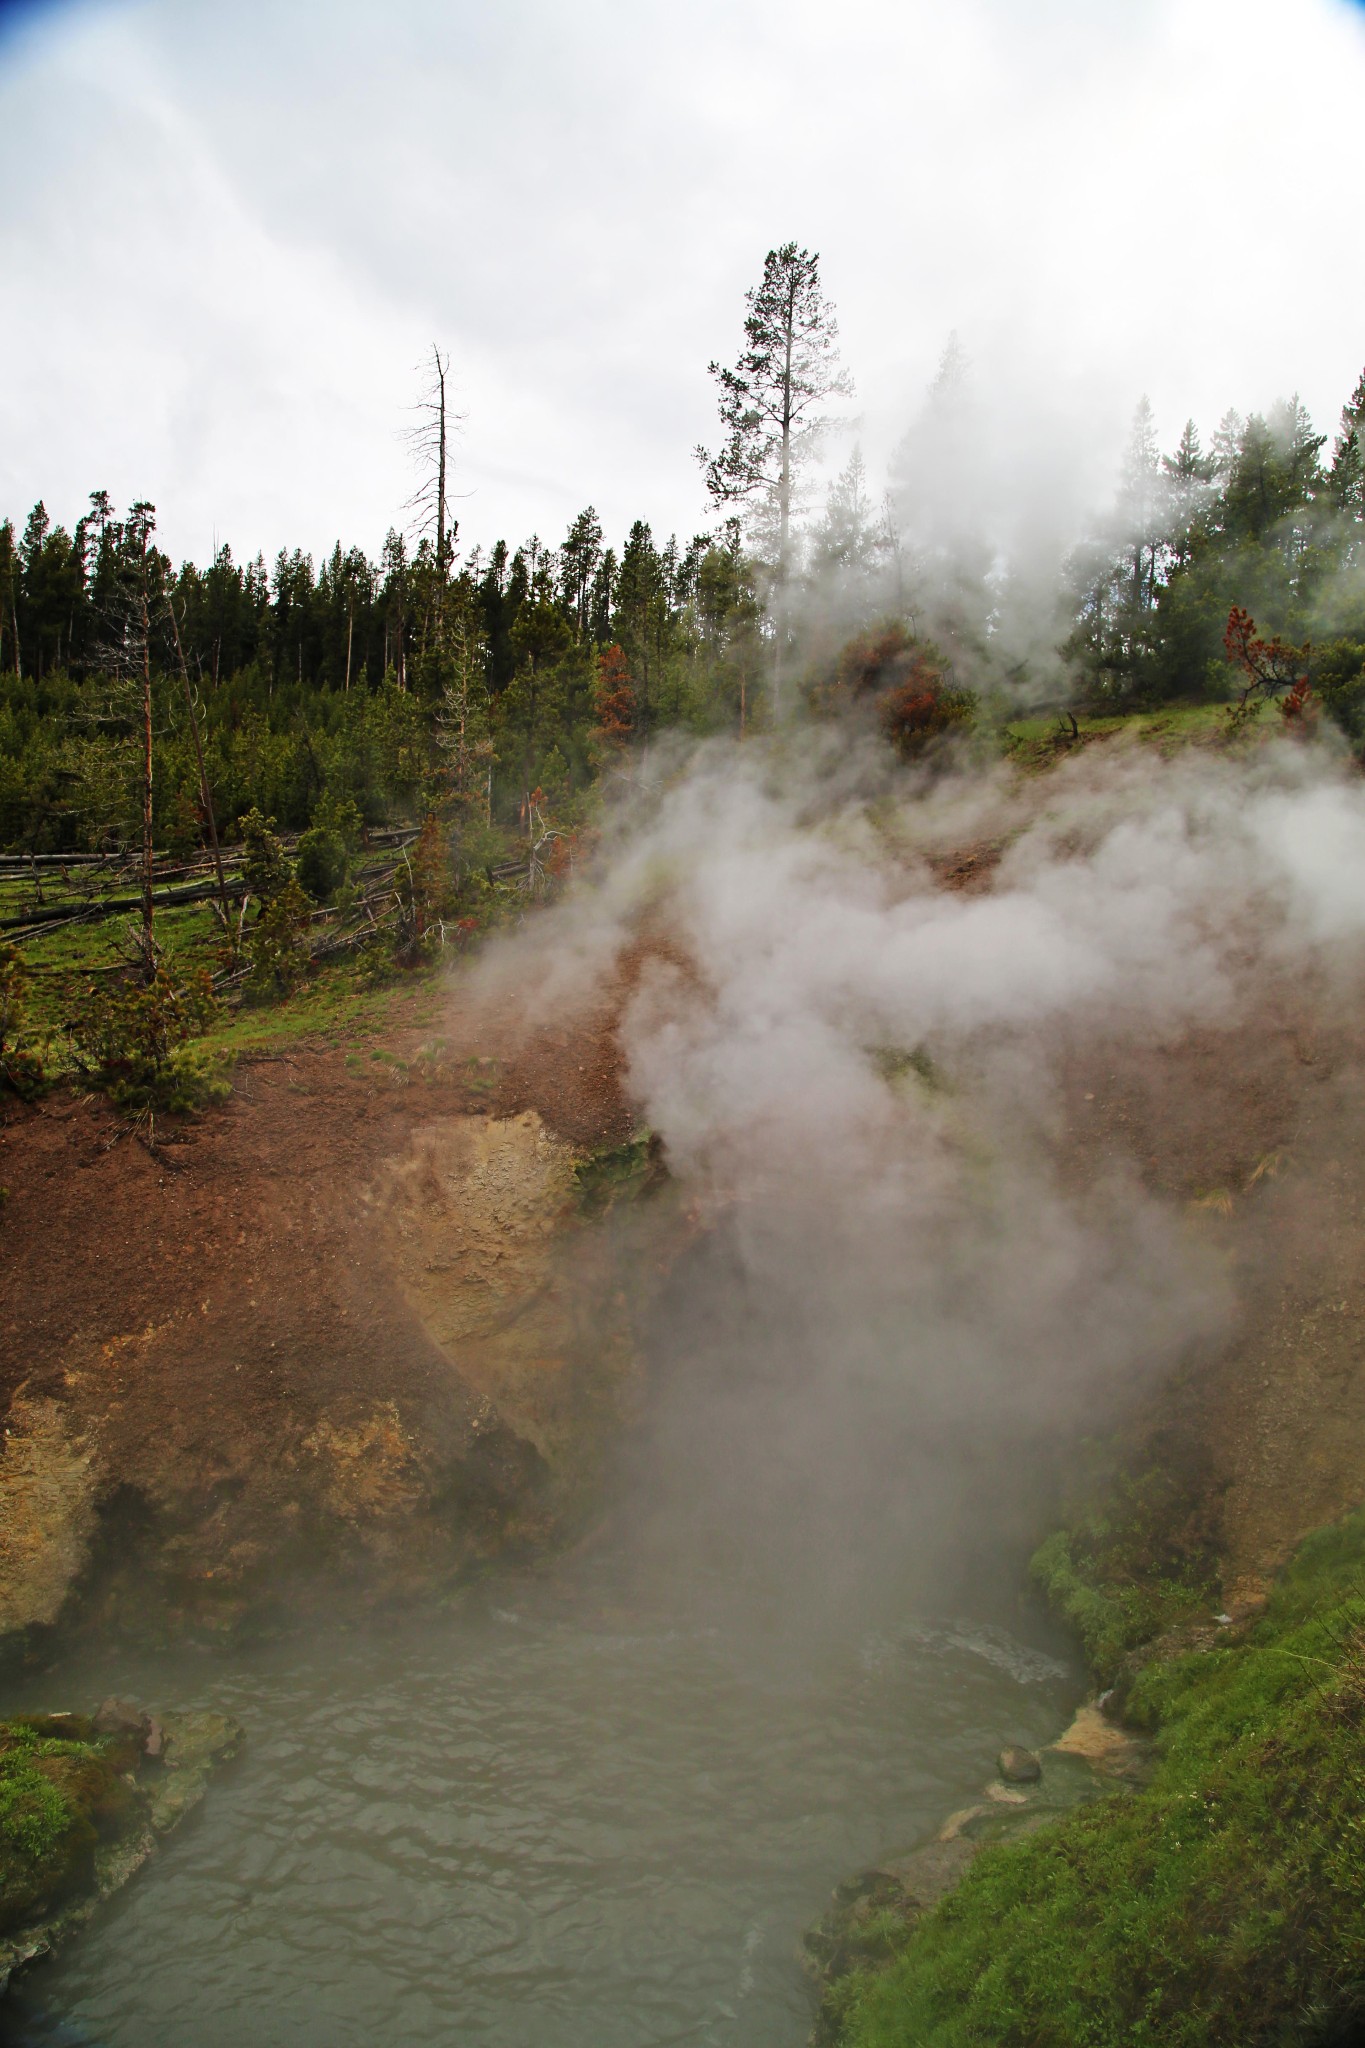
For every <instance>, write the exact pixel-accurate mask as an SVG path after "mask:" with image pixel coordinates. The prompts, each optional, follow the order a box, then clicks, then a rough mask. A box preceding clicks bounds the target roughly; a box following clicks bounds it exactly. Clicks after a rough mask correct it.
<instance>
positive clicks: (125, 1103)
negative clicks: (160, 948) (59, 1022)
mask: <svg viewBox="0 0 1365 2048" xmlns="http://www.w3.org/2000/svg"><path fill="white" fill-rule="evenodd" d="M216 1010H217V1004H216V1002H215V1001H214V995H213V986H212V983H211V982H210V980H209V976H208V974H207V972H206V971H205V970H204V969H203V968H195V969H192V970H190V971H188V972H186V973H180V972H177V971H175V970H174V969H172V968H171V967H169V966H168V965H167V964H166V962H165V961H164V960H163V961H161V962H160V963H159V964H158V966H157V970H156V973H155V974H154V975H153V977H152V979H151V981H150V982H142V981H140V980H138V979H137V978H136V977H135V976H133V975H128V976H118V977H114V976H110V977H108V978H107V979H104V980H101V981H98V982H94V983H92V984H91V985H90V987H89V988H87V990H86V991H85V996H84V999H83V1002H82V1005H81V1008H80V1010H79V1012H78V1013H77V1015H75V1016H74V1017H72V1018H70V1019H69V1020H68V1022H67V1026H66V1030H67V1035H68V1037H69V1038H70V1040H71V1044H72V1048H73V1050H74V1052H75V1056H76V1063H77V1065H78V1066H79V1067H80V1068H81V1070H82V1071H83V1073H84V1074H85V1075H86V1076H87V1078H88V1079H89V1080H91V1081H92V1082H93V1083H94V1084H95V1086H96V1087H98V1088H102V1089H104V1090H105V1092H106V1093H107V1094H108V1095H110V1096H111V1097H112V1099H113V1100H114V1101H115V1102H116V1103H117V1104H118V1106H119V1107H120V1108H121V1109H147V1108H152V1109H176V1110H185V1109H193V1108H197V1107H199V1106H200V1105H201V1103H202V1102H203V1101H205V1100H213V1099H214V1098H215V1097H216V1096H218V1095H221V1094H222V1093H223V1092H225V1087H226V1084H225V1083H223V1082H222V1080H221V1076H220V1075H218V1074H216V1073H212V1074H211V1073H210V1070H209V1066H208V1063H207V1062H205V1061H204V1060H203V1059H202V1058H201V1059H200V1060H199V1061H198V1062H197V1063H196V1061H194V1060H193V1059H190V1058H188V1057H187V1054H186V1048H187V1045H188V1041H189V1040H190V1039H192V1038H194V1037H196V1036H197V1035H198V1034H199V1033H200V1032H202V1031H204V1030H205V1029H206V1028H207V1027H208V1025H209V1024H210V1023H211V1021H212V1019H213V1017H214V1015H215V1012H216Z"/></svg>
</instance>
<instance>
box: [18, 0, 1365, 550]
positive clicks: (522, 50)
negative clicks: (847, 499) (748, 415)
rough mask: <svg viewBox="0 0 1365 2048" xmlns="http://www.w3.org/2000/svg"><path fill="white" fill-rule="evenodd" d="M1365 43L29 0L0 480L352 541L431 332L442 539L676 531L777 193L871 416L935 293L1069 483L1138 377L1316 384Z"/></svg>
mask: <svg viewBox="0 0 1365 2048" xmlns="http://www.w3.org/2000/svg"><path fill="white" fill-rule="evenodd" d="M1363 83H1365V17H1363V16H1362V15H1360V14H1359V13H1358V12H1357V11H1355V10H1354V9H1351V8H1348V7H1347V6H1345V5H1344V4H1340V0H1293V4H1292V5H1291V4H1290V0H1141V4H1126V5H1122V6H1120V5H1117V4H1112V5H1096V4H1093V0H1087V4H1081V0H1047V4H1044V5H1039V4H1038V0H961V4H959V5H958V6H956V7H954V8H951V9H949V8H943V7H941V6H938V5H936V4H934V0H901V4H895V5H892V4H888V0H849V4H846V5H844V6H842V7H840V8H839V9H837V10H832V9H829V8H827V7H824V6H816V5H814V4H813V0H792V4H783V5H778V4H777V0H734V4H733V5H731V6H729V7H726V8H721V7H720V6H718V5H714V4H710V0H708V4H700V5H694V6H691V7H689V8H687V9H685V10H682V9H677V8H665V7H663V6H660V5H629V6H628V5H625V4H623V0H588V4H587V5H585V6H582V7H577V8H575V9H573V10H569V9H567V8H565V7H563V6H552V5H550V4H548V0H520V4H512V5H508V6H504V7H502V8H499V9H497V10H493V9H488V8H480V7H475V6H473V5H472V4H471V0H459V4H456V5H438V4H437V0H420V4H410V5H408V6H406V7H404V8H402V9H401V10H388V11H386V12H385V13H383V14H379V13H377V12H376V11H375V10H374V9H372V8H362V7H359V6H358V5H356V4H355V0H341V4H338V5H336V6H334V7H331V8H329V9H328V10H327V11H326V13H325V14H320V13H319V11H318V10H317V9H316V8H313V7H309V6H305V5H302V4H300V0H285V4H279V5H274V6H271V7H269V8H267V7H266V6H264V5H263V4H260V0H249V4H247V5H244V6H239V7H236V8H233V9H231V10H226V9H222V8H214V7H209V6H207V5H205V4H201V0H174V4H172V0H144V4H142V5H139V6H118V5H106V6H104V7H102V8H98V9H90V8H87V9H84V10H81V11H78V12H75V13H72V14H69V15H67V16H62V15H57V16H55V17H53V19H52V20H51V21H50V22H49V24H48V25H47V26H46V27H44V28H42V29H40V30H34V31H30V33H29V34H28V36H27V37H26V38H25V39H24V40H23V41H22V42H19V43H17V44H12V45H11V46H9V47H8V49H5V50H0V170H2V171H3V176H4V180H5V189H6V192H7V195H8V199H7V206H6V209H5V218H4V221H3V224H2V225H0V274H2V275H3V276H4V279H5V287H6V288H5V303H6V318H5V321H4V323H3V328H2V329H0V392H3V399H0V426H2V427H3V433H2V434H0V505H3V507H4V508H5V509H6V510H9V511H12V512H13V513H15V514H17V515H20V516H22V513H23V512H24V511H25V510H26V509H27V506H28V504H30V503H31V502H32V500H33V499H34V498H35V497H36V496H38V495H39V494H40V493H42V494H43V495H44V496H45V497H46V498H47V501H48V503H49V507H50V509H52V510H53V512H54V513H55V514H56V515H57V516H60V517H63V518H65V519H67V520H68V521H69V520H71V519H73V518H74V517H75V516H76V514H77V513H78V511H79V510H80V507H81V504H82V503H83V501H84V496H85V493H86V492H87V491H88V490H89V489H90V488H92V487H93V486H95V485H97V484H101V485H107V486H108V487H109V488H110V489H111V490H113V491H114V492H115V494H116V496H118V497H120V498H124V499H127V498H129V497H131V496H133V495H141V494H145V495H149V496H152V497H154V498H155V499H156V500H157V502H158V505H159V507H160V509H161V516H162V527H163V534H164V536H165V537H166V538H167V539H168V541H169V543H170V544H171V545H172V547H174V548H176V549H180V550H185V551H192V552H194V553H196V554H198V555H200V556H202V555H204V554H206V553H207V551H208V548H209V546H210V545H211V542H212V537H213V533H214V531H215V529H216V530H217V532H218V533H219V534H220V535H223V536H227V537H230V538H231V539H232V540H233V542H234V545H235V546H236V547H237V549H238V552H239V553H242V552H250V551H254V549H255V548H256V547H257V546H258V545H260V546H264V547H265V548H266V549H267V550H268V551H269V550H273V549H274V548H275V547H277V546H279V545H281V544H283V543H285V542H288V543H290V544H302V545H304V546H307V547H311V548H313V549H314V550H315V551H316V550H319V549H321V548H324V547H326V546H328V545H329V544H330V542H331V540H332V539H333V538H334V537H336V535H337V534H338V533H340V534H342V535H343V536H345V537H346V538H347V539H348V540H349V539H351V538H356V539H359V540H361V541H362V542H364V543H365V544H366V545H367V546H369V547H370V548H372V549H374V548H377V546H378V543H379V541H380V539H381V538H382V535H383V532H384V529H385V527H386V526H387V525H388V524H389V523H390V521H391V520H395V519H397V518H399V517H400V515H401V506H402V502H403V500H404V498H405V497H406V496H407V494H408V489H409V482H408V478H407V475H406V472H405V469H404V464H403V458H402V453H401V449H400V446H399V442H398V439H397V433H398V429H399V428H400V427H401V425H402V422H403V410H402V409H403V406H404V404H405V403H406V402H407V401H408V400H409V399H410V397H411V396H412V391H413V379H412V374H411V365H412V364H413V363H414V362H415V360H416V358H417V357H418V355H419V354H420V353H421V351H422V349H423V347H424V346H425V345H426V344H427V343H428V342H429V341H430V340H431V339H432V338H433V337H439V339H440V340H441V341H442V343H443V344H445V345H448V346H449V347H450V349H451V351H452V354H453V357H454V361H455V369H456V375H457V381H458V385H459V390H460V398H461V403H462V404H463V406H464V407H465V409H466V411H467V413H468V424H467V428H466V431H465V435H464V439H463V443H462V451H461V460H462V467H463V471H464V486H465V488H467V489H470V490H472V492H473V495H472V496H471V497H470V498H469V499H468V500H467V501H466V502H465V503H464V504H463V506H462V507H461V514H462V519H463V522H464V526H465V531H466V533H467V534H468V535H469V536H470V537H471V538H483V539H491V538H492V537H493V536H494V535H495V534H496V533H498V532H506V533H508V534H509V536H511V537H514V538H515V537H519V536H520V535H521V534H523V533H525V532H527V531H529V530H530V529H531V528H532V527H533V526H534V527H538V528H539V529H540V530H541V531H542V532H543V533H545V534H546V535H548V536H549V537H552V538H553V537H557V536H558V534H559V533H560V532H561V531H562V530H563V527H564V526H565V525H566V524H567V522H568V520H569V518H570V517H571V516H572V515H573V513H574V512H575V511H576V510H577V509H578V508H579V506H580V505H581V504H582V503H583V502H585V501H586V500H588V499H592V500H594V501H595V502H596V503H597V505H598V506H599V509H600V510H601V511H602V512H603V513H604V515H605V516H606V518H607V519H608V522H609V524H610V525H611V526H612V527H613V528H618V529H619V527H620V526H621V525H622V524H623V523H624V522H625V521H626V520H627V519H629V518H630V517H633V516H636V515H641V516H645V517H649V518H652V519H653V520H654V522H655V524H656V526H659V527H661V528H663V529H664V530H667V529H668V528H669V527H672V526H677V527H678V528H679V529H680V530H681V531H683V532H687V531H690V530H692V529H693V528H695V527H696V526H697V525H698V524H700V523H701V520H702V517H703V513H704V509H705V508H704V505H703V502H702V498H701V493H700V491H699V487H698V481H697V477H696V472H695V470H694V468H693V465H692V463H691V459H690V454H689V451H690V448H691V446H692V444H693V443H694V442H695V441H696V440H697V439H698V438H700V437H703V436H706V435H708V434H709V433H710V432H711V431H712V428H713V420H714V415H713V411H712V404H711V392H710V389H709V386H708V383H707V379H706V376H705V364H706V361H707V359H708V357H709V356H711V355H713V354H721V355H728V354H730V353H732V352H733V349H734V347H735V344H736V341H737V338H738V329H739V319H740V314H741V296H742V293H743V290H744V288H745V286H746V285H748V284H749V283H751V282H752V281H753V280H754V277H755V275H756V272H757V270H758V268H759V266H760V264H761V259H762V254H763V251H764V250H765V249H766V248H767V247H768V246H770V245H771V244H772V243H773V242H774V241H776V240H780V239H783V238H785V237H786V236H789V235H794V236H796V237H797V238H798V239H799V240H801V241H803V242H805V243H807V244H809V245H811V246H814V247H818V248H820V249H821V250H822V251H823V255H824V265H825V272H826V279H827V284H828V287H829V289H830V291H831V292H832V294H833V295H834V297H835V299H836V300H837V302H838V304H839V308H840V312H841V317H842V323H843V330H844V338H845V352H846V355H847V357H848V359H849V361H850V363H851V365H852V367H853V368H854V370H855V372H856V374H857V375H858V379H859V385H860V390H861V393H862V403H863V408H864V414H865V428H864V431H865V434H866V438H867V442H868V446H869V450H870V452H871V454H872V456H873V458H874V460H875V459H877V458H879V457H880V456H882V455H884V453H885V451H886V449H887V448H888V447H889V445H890V443H891V441H892V439H893V438H894V433H895V430H896V426H897V424H898V422H899V421H900V419H901V418H902V417H903V416H904V414H905V413H907V412H908V411H909V409H910V407H911V406H912V405H913V403H914V402H915V400H916V398H917V396H918V394H919V392H920V391H921V390H922V388H923V385H924V383H925V381H926V379H927V377H928V376H929V375H930V374H931V372H932V368H933V364H934V361H935V359H936V357H937V354H938V352H939V349H940V348H941V346H942V342H943V339H944V337H945V335H946V333H947V331H948V329H949V328H950V327H954V326H955V327H957V328H958V329H960V330H961V332H962V335H963V338H964V340H965V342H966V345H967V347H968V349H969V351H970V353H971V354H972V355H973V357H974V358H975V360H976V363H977V366H978V374H979V375H980V376H981V377H982V378H984V379H987V380H989V381H990V382H991V383H992V384H993V385H995V386H997V387H1000V388H1001V389H1003V390H1004V391H1005V392H1006V393H1008V394H1009V396H1010V397H1011V398H1012V400H1013V402H1014V404H1015V406H1016V408H1018V409H1022V410H1026V411H1028V412H1029V413H1030V414H1033V413H1034V412H1035V410H1036V416H1037V419H1038V421H1039V423H1040V424H1039V427H1038V429H1037V430H1036V431H1035V432H1034V433H1033V434H1032V435H1031V436H1030V435H1028V434H1024V435H1022V436H1021V448H1027V446H1028V445H1029V443H1030V441H1032V442H1034V443H1036V442H1037V441H1038V440H1040V439H1043V440H1051V441H1053V442H1055V444H1056V447H1055V449H1054V451H1053V453H1054V458H1055V461H1056V463H1057V465H1058V466H1059V467H1060V468H1061V469H1062V470H1063V471H1065V472H1068V473H1071V474H1073V475H1078V476H1080V477H1082V478H1084V480H1085V481H1086V484H1087V487H1093V486H1094V480H1095V478H1096V477H1098V476H1099V475H1101V474H1102V472H1103V468H1104V463H1105V462H1106V461H1107V459H1108V454H1109V451H1110V448H1111V447H1112V444H1113V441H1114V439H1115V437H1116V436H1117V435H1118V434H1119V433H1121V432H1122V428H1123V423H1124V422H1125V421H1126V419H1127V416H1128V415H1129V413H1130V412H1131V408H1132V404H1133V402H1134V400H1135V398H1136V396H1137V394H1138V393H1139V392H1140V391H1141V390H1143V389H1146V390H1148V391H1149V392H1150V394H1151V396H1152V399H1153V402H1154V404H1155V405H1156V408H1157V412H1158V416H1159V419H1160V422H1161V426H1162V429H1163V432H1164V434H1165V437H1166V439H1167V440H1168V442H1170V441H1173V440H1174V438H1175V435H1176V434H1177V433H1178V430H1179V426H1180V423H1181V421H1182V420H1183V418H1184V416H1185V414H1186V413H1187V412H1194V413H1195V414H1196V415H1197V416H1198V417H1199V418H1200V419H1201V420H1202V421H1203V422H1204V424H1205V425H1206V426H1209V425H1212V424H1213V422H1214V421H1215V420H1216V418H1217V416H1218V415H1219V414H1220V413H1221V412H1222V410H1223V409H1224V408H1225V406H1227V405H1229V404H1237V405H1239V406H1241V407H1242V408H1244V409H1245V408H1246V407H1249V406H1253V405H1258V404H1265V403H1267V402H1269V401H1270V400H1271V399H1273V398H1274V397H1275V396H1276V395H1277V394H1278V393H1280V392H1282V391H1285V390H1287V389H1290V388H1293V387H1295V386H1297V387H1298V388H1299V389H1300V390H1301V391H1302V392H1303V395H1304V397H1305V399H1306V400H1307V402H1308V403H1309V405H1310V407H1311V408H1312V409H1313V410H1314V411H1315V413H1316V414H1317V416H1318V419H1319V424H1320V425H1322V426H1324V427H1328V428H1330V426H1331V425H1332V424H1333V421H1334V418H1335V412H1336V409H1337V407H1338V406H1339V404H1340V402H1341V399H1342V398H1343V396H1344V395H1345V393H1346V392H1347V391H1348V390H1349V388H1350V386H1351V384H1352V383H1353V381H1354V379H1355V376H1356V374H1357V371H1358V370H1359V367H1360V363H1361V361H1362V360H1365V277H1362V276H1361V274H1360V272H1359V267H1358V266H1355V265H1353V264H1351V263H1349V262H1348V261H1346V260H1345V256H1344V252H1345V251H1348V250H1349V249H1351V248H1352V247H1353V246H1354V238H1355V233H1356V225H1357V223H1356V211H1357V173H1356V164H1355V154H1356V144H1355V139H1354V138H1355V130H1356V123H1355V108H1356V106H1357V105H1358V102H1359V95H1360V91H1361V87H1362V84H1363ZM1309 307H1311V309H1312V317H1311V318H1308V317H1306V308H1309ZM1021 459H1024V458H1023V457H1022V456H1021ZM1029 459H1030V460H1036V457H1030V458H1029Z"/></svg>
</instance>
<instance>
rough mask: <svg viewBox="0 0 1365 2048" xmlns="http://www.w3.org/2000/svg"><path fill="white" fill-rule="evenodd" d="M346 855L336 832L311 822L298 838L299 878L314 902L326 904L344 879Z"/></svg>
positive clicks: (347, 862)
mask: <svg viewBox="0 0 1365 2048" xmlns="http://www.w3.org/2000/svg"><path fill="white" fill-rule="evenodd" d="M349 867H350V858H349V856H348V854H347V851H346V842H345V840H344V839H343V838H342V836H341V834H340V833H339V832H332V831H329V830H328V829H327V827H326V826H325V825H312V826H310V827H309V829H308V831H306V832H305V833H304V834H303V837H302V838H301V839H300V840H299V852H298V861H297V872H298V878H299V881H300V882H301V883H302V884H303V887H304V888H305V889H306V890H307V892H308V894H309V895H310V896H311V897H312V899H313V901H314V902H315V903H330V902H331V900H332V898H333V897H334V896H335V895H336V892H337V890H338V889H339V888H340V887H341V885H342V883H343V882H344V881H345V880H346V875H347V870H348V869H349Z"/></svg>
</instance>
